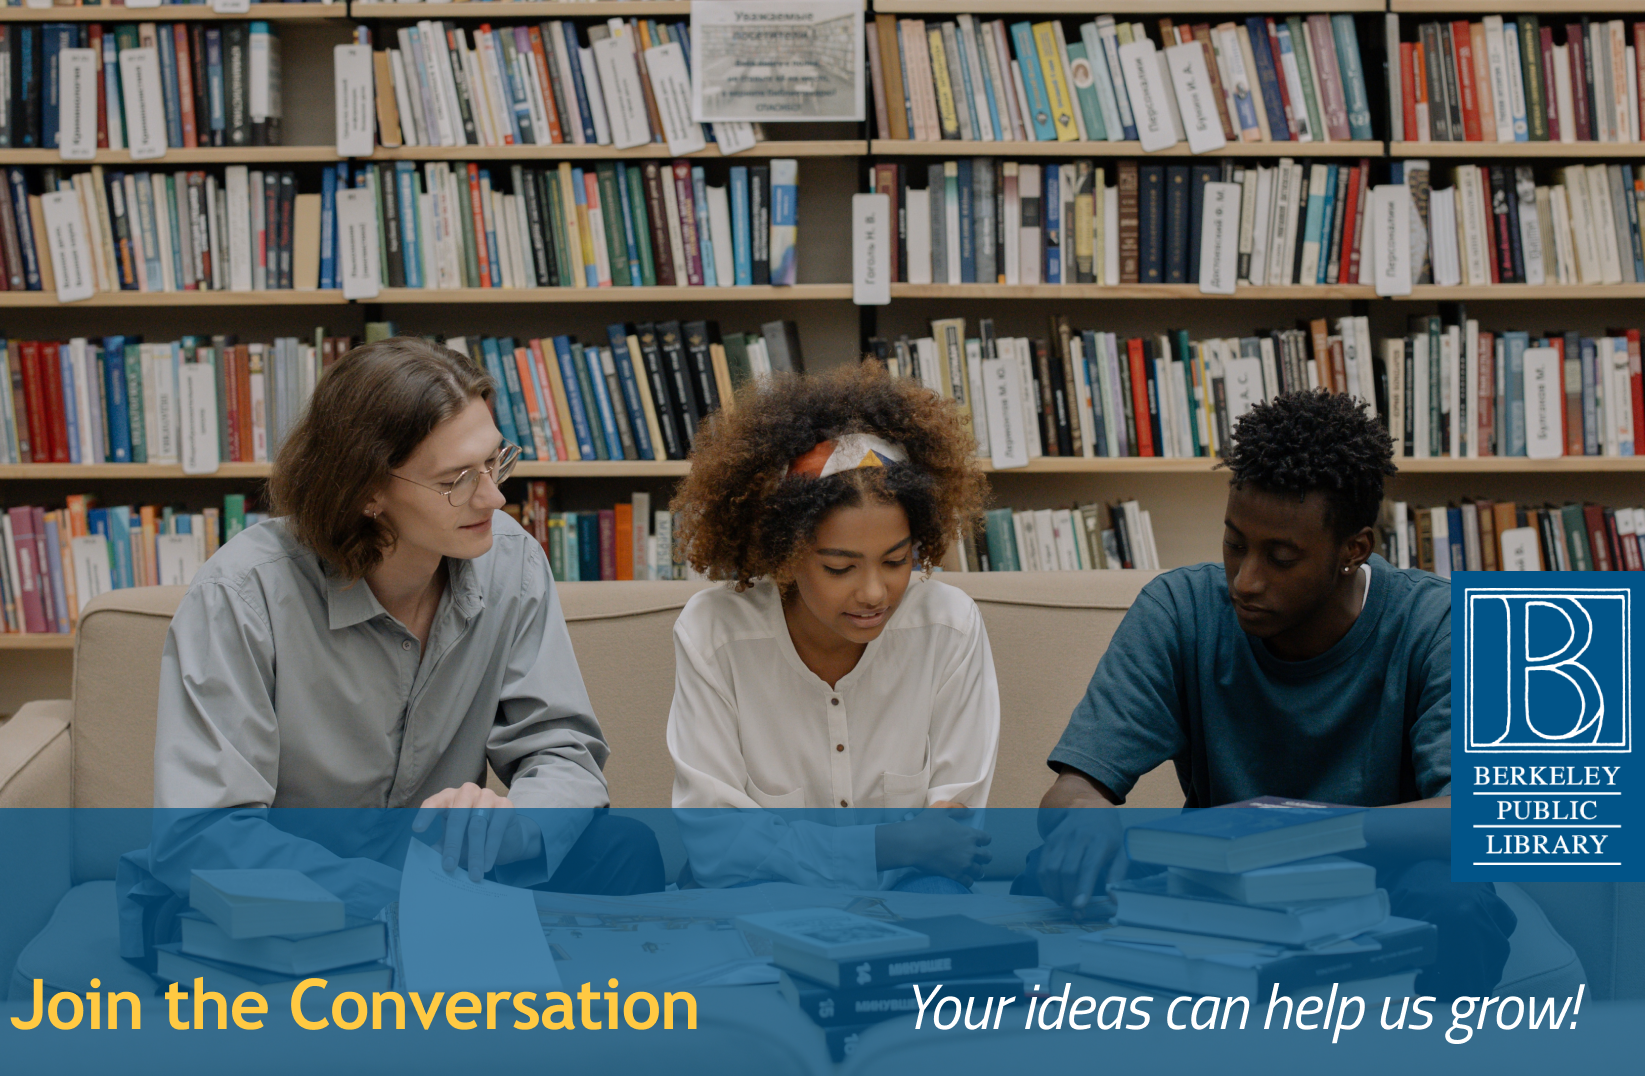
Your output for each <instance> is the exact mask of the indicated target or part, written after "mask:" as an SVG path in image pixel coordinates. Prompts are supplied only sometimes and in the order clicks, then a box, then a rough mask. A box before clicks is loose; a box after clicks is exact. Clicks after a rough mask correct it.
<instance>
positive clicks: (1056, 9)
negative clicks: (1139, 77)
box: [355, 0, 1451, 15]
mask: <svg viewBox="0 0 1645 1076" xmlns="http://www.w3.org/2000/svg"><path fill="white" fill-rule="evenodd" d="M355 7H356V9H358V7H359V5H358V4H356V5H355ZM873 7H874V10H875V11H876V12H887V13H890V14H893V15H958V14H963V13H967V12H978V13H986V14H1005V15H1021V14H1024V13H1031V14H1034V15H1103V14H1108V15H1157V14H1159V13H1160V12H1161V11H1164V10H1169V11H1170V12H1172V13H1173V14H1175V13H1178V12H1180V13H1183V14H1190V15H1222V14H1226V15H1248V14H1250V13H1251V12H1253V11H1257V10H1261V11H1264V12H1274V13H1276V14H1277V13H1280V12H1286V13H1289V12H1294V11H1326V12H1354V11H1382V10H1384V8H1383V0H1324V2H1323V3H1311V2H1310V0H1265V2H1262V3H1253V2H1252V0H1171V2H1166V3H1161V2H1160V0H981V2H980V3H978V2H973V0H875V2H874V5H873ZM1447 10H1451V9H1447Z"/></svg>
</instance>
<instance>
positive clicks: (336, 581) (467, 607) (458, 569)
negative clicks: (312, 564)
mask: <svg viewBox="0 0 1645 1076" xmlns="http://www.w3.org/2000/svg"><path fill="white" fill-rule="evenodd" d="M445 563H446V580H447V590H448V591H449V592H450V596H451V602H452V605H453V607H454V608H455V609H456V610H457V613H458V615H459V616H461V617H462V618H463V619H464V620H472V619H473V618H474V617H475V616H477V615H478V614H479V613H480V611H481V610H482V609H484V608H485V593H484V591H483V590H482V589H481V587H480V578H479V572H477V571H476V570H475V567H474V562H473V561H468V560H459V559H457V558H455V557H447V558H446V562H445ZM387 613H388V610H386V609H384V608H383V606H382V603H381V602H379V601H378V600H377V595H375V594H373V593H372V592H371V586H370V585H369V584H368V583H367V582H366V581H365V580H364V579H356V580H353V581H352V582H351V581H349V580H347V579H344V578H342V577H341V576H338V575H335V574H333V573H331V572H327V573H326V614H327V617H328V622H329V624H330V626H331V629H332V630H333V631H337V630H338V629H341V628H352V627H354V626H355V625H356V624H364V623H365V622H366V621H368V620H373V619H375V618H376V617H378V616H385V615H387Z"/></svg>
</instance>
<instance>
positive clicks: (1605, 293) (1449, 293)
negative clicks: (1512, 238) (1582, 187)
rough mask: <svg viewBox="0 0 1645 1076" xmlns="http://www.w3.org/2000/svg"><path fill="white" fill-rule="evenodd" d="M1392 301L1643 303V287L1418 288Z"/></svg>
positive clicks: (1422, 286) (1620, 285)
mask: <svg viewBox="0 0 1645 1076" xmlns="http://www.w3.org/2000/svg"><path fill="white" fill-rule="evenodd" d="M1394 298H1395V299H1396V300H1400V299H1402V300H1406V301H1412V300H1416V301H1422V300H1429V301H1433V300H1438V301H1440V302H1456V301H1464V302H1475V301H1492V300H1495V301H1500V302H1508V303H1522V302H1525V301H1527V300H1536V299H1645V284H1538V285H1530V284H1483V285H1472V284H1457V285H1450V286H1445V285H1440V284H1418V285H1416V286H1415V287H1413V288H1412V289H1411V294H1409V295H1396V296H1394Z"/></svg>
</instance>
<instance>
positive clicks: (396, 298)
mask: <svg viewBox="0 0 1645 1076" xmlns="http://www.w3.org/2000/svg"><path fill="white" fill-rule="evenodd" d="M850 298H851V285H850V284H795V285H793V286H792V287H787V288H779V287H774V286H772V285H769V284H756V285H751V286H748V287H741V288H735V287H733V288H692V287H684V288H678V287H675V288H664V287H653V288H632V287H630V288H615V287H613V288H384V289H383V290H382V291H380V292H378V293H377V298H375V299H367V300H362V301H363V302H373V303H647V302H652V303H660V302H689V303H707V302H745V303H750V302H761V301H767V302H802V301H815V300H822V299H845V300H847V301H849V300H850Z"/></svg>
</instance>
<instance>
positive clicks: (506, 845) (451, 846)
mask: <svg viewBox="0 0 1645 1076" xmlns="http://www.w3.org/2000/svg"><path fill="white" fill-rule="evenodd" d="M513 807H514V804H512V803H510V802H509V801H508V799H507V798H506V797H503V796H499V795H497V794H496V793H495V792H493V791H491V790H490V789H489V788H481V787H480V786H479V785H477V784H474V783H473V782H469V783H468V784H465V785H463V786H462V787H461V788H448V789H445V790H443V791H440V792H436V793H435V794H434V795H432V796H430V797H429V798H428V799H426V800H424V801H423V805H422V808H421V809H420V810H419V811H418V812H417V817H416V819H415V820H414V821H413V822H412V823H411V828H412V830H413V831H414V832H416V833H422V832H424V831H425V830H427V829H428V827H429V826H431V825H433V823H434V820H435V819H436V818H438V819H440V820H441V821H442V823H443V825H442V829H441V833H440V841H439V843H438V844H436V845H435V848H436V849H437V850H438V851H439V852H440V854H441V856H442V858H443V861H444V864H443V865H444V867H445V869H446V870H448V871H450V870H456V869H457V867H458V865H459V864H462V865H465V866H467V868H468V876H469V878H471V879H473V880H474V881H476V882H477V881H479V880H480V879H481V878H483V877H484V876H485V875H486V873H487V872H489V871H490V870H491V868H492V867H495V866H496V865H497V864H499V863H514V862H517V861H519V860H522V859H530V858H531V857H533V856H536V855H540V854H541V853H542V849H543V841H542V833H541V831H540V830H538V828H537V824H536V823H535V822H533V821H532V820H531V818H530V817H529V816H528V815H525V814H521V813H519V812H516V811H514V810H513ZM505 808H506V809H507V810H506V811H505V810H504V809H505ZM465 846H466V849H467V853H468V854H467V855H466V857H465V856H464V854H463V853H464V849H465Z"/></svg>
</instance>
